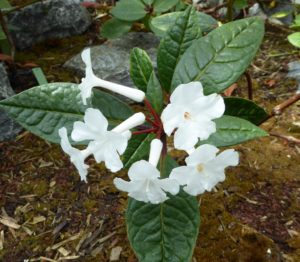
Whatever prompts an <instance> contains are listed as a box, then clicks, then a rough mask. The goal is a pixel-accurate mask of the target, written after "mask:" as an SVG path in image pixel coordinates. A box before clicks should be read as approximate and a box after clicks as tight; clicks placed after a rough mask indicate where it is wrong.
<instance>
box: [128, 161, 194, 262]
mask: <svg viewBox="0 0 300 262" xmlns="http://www.w3.org/2000/svg"><path fill="white" fill-rule="evenodd" d="M163 166H164V168H165V169H166V170H162V171H161V172H164V173H166V172H170V171H171V169H172V168H174V167H176V166H177V163H176V162H175V161H174V160H173V159H171V158H170V157H167V158H166V164H165V165H163ZM169 197H170V199H168V200H167V201H165V202H164V203H161V204H158V205H153V204H147V203H144V202H140V201H137V200H135V199H132V198H130V199H129V203H128V208H127V212H126V223H127V232H128V238H129V241H130V243H131V246H132V247H133V249H134V251H135V254H136V255H137V257H138V260H139V261H140V262H161V261H174V262H175V261H176V262H177V261H178V262H189V261H191V258H192V255H193V250H194V247H195V244H196V240H197V236H198V230H199V225H200V213H199V208H198V201H197V198H196V197H193V196H190V195H188V194H186V193H185V192H180V193H179V194H178V195H176V196H171V195H170V196H169Z"/></svg>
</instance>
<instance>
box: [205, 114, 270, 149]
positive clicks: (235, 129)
mask: <svg viewBox="0 0 300 262" xmlns="http://www.w3.org/2000/svg"><path fill="white" fill-rule="evenodd" d="M214 121H215V123H216V125H217V132H215V133H213V134H212V135H210V137H209V138H208V139H207V140H205V141H201V144H212V145H214V146H216V147H221V146H231V145H236V144H239V143H243V142H246V141H248V140H251V139H254V138H258V137H263V136H267V135H268V133H267V132H266V131H264V130H262V129H261V128H259V127H257V126H255V125H253V124H252V123H250V122H249V121H247V120H244V119H241V118H238V117H234V116H222V117H221V118H219V119H216V120H214Z"/></svg>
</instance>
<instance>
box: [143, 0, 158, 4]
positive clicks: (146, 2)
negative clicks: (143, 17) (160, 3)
mask: <svg viewBox="0 0 300 262" xmlns="http://www.w3.org/2000/svg"><path fill="white" fill-rule="evenodd" d="M142 1H143V2H144V4H145V5H152V4H153V2H154V1H155V0H142Z"/></svg>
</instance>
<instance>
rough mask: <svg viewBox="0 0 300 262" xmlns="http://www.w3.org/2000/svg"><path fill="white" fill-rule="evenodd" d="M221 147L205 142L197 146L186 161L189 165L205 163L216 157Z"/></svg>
mask: <svg viewBox="0 0 300 262" xmlns="http://www.w3.org/2000/svg"><path fill="white" fill-rule="evenodd" d="M218 152H219V149H218V148H216V147H215V146H213V145H209V144H204V145H201V146H199V147H197V148H196V150H195V151H194V152H193V153H192V154H191V155H189V156H188V157H187V158H186V159H185V162H186V164H187V165H188V166H197V165H198V164H204V163H207V162H209V161H210V160H213V159H215V157H216V154H217V153H218Z"/></svg>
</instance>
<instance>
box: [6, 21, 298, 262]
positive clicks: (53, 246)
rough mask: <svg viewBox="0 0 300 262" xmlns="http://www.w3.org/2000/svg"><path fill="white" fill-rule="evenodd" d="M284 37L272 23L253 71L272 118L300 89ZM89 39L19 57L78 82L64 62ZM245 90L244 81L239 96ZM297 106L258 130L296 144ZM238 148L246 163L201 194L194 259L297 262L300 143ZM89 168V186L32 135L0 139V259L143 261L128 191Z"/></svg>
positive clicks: (268, 141)
mask: <svg viewBox="0 0 300 262" xmlns="http://www.w3.org/2000/svg"><path fill="white" fill-rule="evenodd" d="M287 34H288V33H287V32H285V30H281V29H279V28H277V27H270V26H268V28H267V33H266V36H265V40H264V43H263V45H262V47H261V51H260V53H259V54H258V56H257V58H256V59H255V60H254V61H253V63H252V65H251V66H250V68H249V72H250V74H251V76H252V81H253V85H254V101H255V102H257V103H258V104H259V105H261V106H263V107H264V108H265V109H267V110H268V111H269V112H270V111H271V110H272V108H273V107H274V106H275V105H277V104H279V103H281V102H283V101H284V100H286V99H287V98H289V97H291V96H292V95H293V94H294V93H295V91H296V87H297V84H296V82H295V81H294V80H291V79H287V78H286V73H287V67H286V65H287V63H288V62H290V61H294V60H297V59H299V58H300V55H299V54H297V53H295V52H294V51H295V49H294V48H293V47H292V46H290V45H289V43H288V42H287V40H286V36H287ZM91 36H92V33H91V32H88V33H87V34H86V35H85V36H80V37H74V38H70V39H64V40H55V41H53V42H51V41H49V42H47V43H44V44H40V45H37V46H36V47H35V48H33V49H32V50H30V51H26V52H19V53H18V54H17V57H16V59H17V61H18V62H19V63H25V62H34V63H36V64H39V65H40V66H41V67H42V68H43V70H44V72H45V74H46V76H47V79H48V80H49V81H72V82H78V78H77V77H76V76H75V75H74V74H73V73H72V72H67V71H66V70H65V69H64V68H63V67H62V64H63V63H64V62H65V61H66V60H67V59H68V58H70V57H71V56H72V55H74V54H76V53H78V52H79V51H80V50H81V49H83V47H84V46H87V45H89V44H91V42H93V43H101V42H102V40H101V39H100V40H95V39H92V37H91ZM91 39H92V40H91ZM15 88H16V89H17V90H19V91H21V89H22V88H21V87H20V86H18V85H17V86H15ZM18 88H19V89H18ZM246 93H247V91H246V81H245V79H244V78H243V77H242V78H241V80H240V81H239V82H238V89H237V90H236V91H235V93H234V95H236V96H240V97H246ZM299 108H300V103H299V102H297V103H295V104H294V105H292V106H290V107H289V108H287V109H286V110H285V111H284V112H283V113H282V114H281V115H279V116H276V117H273V118H271V119H269V120H268V121H267V122H265V123H264V124H262V128H264V129H265V130H267V131H269V132H272V133H275V134H280V135H285V136H293V137H295V138H298V139H300V110H299ZM235 149H236V150H238V151H239V152H240V159H241V160H240V165H239V166H238V167H236V168H232V169H228V170H227V179H226V181H225V182H224V183H222V184H220V185H218V186H217V188H216V190H215V191H214V192H211V193H206V194H204V195H202V196H201V197H199V207H200V212H201V228H200V234H199V237H198V241H197V246H196V249H195V252H194V256H193V262H196V261H198V262H200V261H201V262H208V261H209V262H223V261H224V262H227V261H228V262H260V261H262V262H264V261H270V262H273V261H274V262H276V261H294V262H297V261H300V210H299V200H300V177H299V175H300V171H299V164H300V145H299V144H298V145H297V144H295V143H292V142H289V141H287V140H285V139H282V138H280V137H278V136H269V137H265V138H262V139H258V140H255V141H251V142H248V143H245V144H242V145H239V146H236V147H235ZM174 155H176V156H177V157H178V158H179V159H180V158H181V155H178V154H177V153H174ZM89 164H90V165H91V169H90V172H89V175H88V183H87V184H85V183H83V182H80V179H79V175H78V174H77V172H76V170H75V168H74V167H73V165H72V164H70V162H69V159H68V157H67V156H66V155H65V154H63V153H62V150H61V149H60V146H58V145H53V144H49V143H47V142H45V141H43V140H41V139H39V138H37V137H36V136H34V135H32V134H30V133H28V132H23V133H21V134H20V135H19V137H18V138H17V139H16V141H11V142H3V143H0V206H1V210H0V261H4V262H18V261H23V260H24V259H30V260H29V261H103V262H105V261H110V256H111V253H115V252H116V253H118V252H119V251H121V254H120V259H119V261H128V262H135V261H137V259H136V258H135V256H134V254H133V251H132V250H131V248H130V245H129V242H128V240H127V238H126V227H125V223H124V211H125V208H126V204H127V199H126V195H125V194H123V193H120V192H118V191H117V190H116V189H115V187H114V186H113V184H112V179H113V177H114V176H116V174H112V173H110V172H108V171H107V170H106V169H105V168H103V165H99V164H95V163H94V162H93V160H90V163H89ZM117 175H118V176H124V177H125V176H126V173H125V172H121V173H119V174H117Z"/></svg>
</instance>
